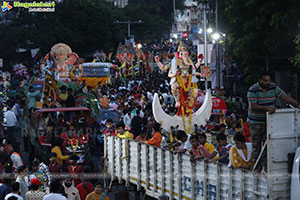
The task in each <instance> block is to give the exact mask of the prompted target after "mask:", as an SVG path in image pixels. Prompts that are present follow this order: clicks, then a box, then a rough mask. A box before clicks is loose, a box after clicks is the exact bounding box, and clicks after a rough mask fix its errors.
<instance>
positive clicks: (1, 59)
mask: <svg viewBox="0 0 300 200" xmlns="http://www.w3.org/2000/svg"><path fill="white" fill-rule="evenodd" d="M0 67H3V58H0Z"/></svg>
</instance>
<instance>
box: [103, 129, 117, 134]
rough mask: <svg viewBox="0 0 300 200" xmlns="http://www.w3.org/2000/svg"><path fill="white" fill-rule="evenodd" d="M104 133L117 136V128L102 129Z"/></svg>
mask: <svg viewBox="0 0 300 200" xmlns="http://www.w3.org/2000/svg"><path fill="white" fill-rule="evenodd" d="M104 134H105V135H107V136H117V130H116V129H114V128H112V129H106V130H105V131H104Z"/></svg>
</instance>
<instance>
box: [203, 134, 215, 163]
mask: <svg viewBox="0 0 300 200" xmlns="http://www.w3.org/2000/svg"><path fill="white" fill-rule="evenodd" d="M198 137H199V142H200V146H199V151H200V153H201V157H202V158H209V157H210V156H211V155H212V154H213V153H214V152H215V149H216V148H215V146H214V145H212V144H210V143H208V142H207V140H206V134H205V133H202V134H199V136H198ZM214 158H217V156H215V157H214Z"/></svg>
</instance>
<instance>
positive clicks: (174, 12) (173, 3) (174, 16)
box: [173, 0, 175, 24]
mask: <svg viewBox="0 0 300 200" xmlns="http://www.w3.org/2000/svg"><path fill="white" fill-rule="evenodd" d="M173 12H174V24H175V0H173Z"/></svg>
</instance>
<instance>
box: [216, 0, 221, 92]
mask: <svg viewBox="0 0 300 200" xmlns="http://www.w3.org/2000/svg"><path fill="white" fill-rule="evenodd" d="M218 17H219V16H218V0H216V33H218V32H219V19H218ZM219 51H220V50H219V40H216V69H217V87H218V88H220V85H221V84H220V62H219V61H220V55H219V54H220V52H219Z"/></svg>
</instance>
